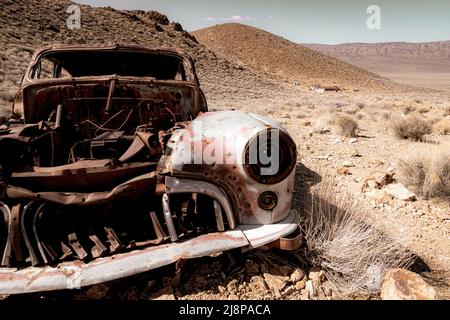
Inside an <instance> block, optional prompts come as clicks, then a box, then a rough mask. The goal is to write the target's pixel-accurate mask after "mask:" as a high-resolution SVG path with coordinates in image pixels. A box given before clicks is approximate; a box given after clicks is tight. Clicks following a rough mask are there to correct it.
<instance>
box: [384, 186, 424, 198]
mask: <svg viewBox="0 0 450 320" xmlns="http://www.w3.org/2000/svg"><path fill="white" fill-rule="evenodd" d="M384 191H386V192H387V193H388V194H389V195H391V196H393V197H394V198H398V199H400V200H403V201H414V200H416V199H417V197H416V195H415V194H414V193H412V192H411V191H409V190H408V189H406V188H405V186H404V185H403V184H401V183H394V184H390V185H387V186H386V187H385V188H384Z"/></svg>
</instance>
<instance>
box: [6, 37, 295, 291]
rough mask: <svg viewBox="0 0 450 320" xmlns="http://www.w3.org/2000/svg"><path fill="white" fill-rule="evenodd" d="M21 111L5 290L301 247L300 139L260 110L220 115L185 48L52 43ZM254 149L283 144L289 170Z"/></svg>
mask: <svg viewBox="0 0 450 320" xmlns="http://www.w3.org/2000/svg"><path fill="white" fill-rule="evenodd" d="M13 116H14V117H15V118H16V121H15V122H16V123H15V124H11V125H10V126H9V128H8V129H7V130H3V131H1V133H0V165H1V179H0V259H1V261H0V263H1V267H0V293H2V294H15V293H28V292H38V291H48V290H60V289H74V288H80V287H83V286H88V285H93V284H97V283H101V282H106V281H110V280H115V279H118V278H122V277H126V276H130V275H134V274H137V273H141V272H145V271H148V270H151V269H154V268H158V267H161V266H164V265H167V264H170V263H173V262H176V261H178V260H182V259H189V258H194V257H201V256H206V255H212V254H217V253H220V252H223V251H226V250H230V249H236V248H240V249H241V250H249V249H251V248H255V247H260V246H264V245H267V246H273V247H278V248H282V249H288V250H289V249H295V248H297V247H298V246H299V242H300V237H299V233H298V214H297V212H296V211H295V210H291V209H290V207H291V199H292V194H293V190H294V175H295V165H296V147H295V144H294V142H293V140H292V139H291V137H290V136H289V134H288V133H287V132H286V130H285V129H284V128H283V127H282V126H281V125H280V124H279V123H277V122H275V121H272V120H270V119H267V118H265V117H262V116H259V115H256V114H252V113H246V112H241V111H231V110H230V111H221V112H208V108H207V103H206V99H205V96H204V94H203V92H202V90H201V89H200V85H199V81H198V79H197V76H196V73H195V68H194V64H193V61H192V60H191V58H189V57H188V56H186V55H184V54H182V53H181V52H179V51H177V50H169V49H149V48H144V47H133V46H119V45H111V46H106V45H104V46H53V47H46V48H43V49H40V50H38V51H37V52H36V54H35V55H34V56H33V58H32V61H31V63H30V66H29V68H28V71H27V73H26V74H25V76H24V78H23V80H22V84H21V88H20V90H19V91H18V93H17V96H16V99H15V102H14V107H13ZM11 122H13V121H11ZM261 136H265V137H266V138H267V137H271V138H272V137H274V136H276V137H277V140H268V139H267V141H269V142H267V143H265V144H264V143H262V144H261V141H263V140H260V139H259V138H260V137H261ZM271 141H274V142H271ZM253 147H255V148H258V150H259V149H261V148H262V149H263V150H264V152H265V153H266V155H267V154H268V153H270V154H272V153H273V154H274V153H275V152H276V153H277V154H278V155H279V158H278V159H279V166H278V168H277V169H276V170H275V171H274V172H271V173H270V174H268V173H263V171H264V170H263V169H264V168H266V167H267V163H262V162H261V161H259V160H257V161H256V162H251V161H250V158H251V156H252V155H251V154H250V153H251V152H252V148H253ZM205 155H207V156H205Z"/></svg>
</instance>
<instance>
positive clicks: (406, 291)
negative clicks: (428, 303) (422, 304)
mask: <svg viewBox="0 0 450 320" xmlns="http://www.w3.org/2000/svg"><path fill="white" fill-rule="evenodd" d="M380 296H381V299H383V300H437V299H438V296H437V294H436V290H434V288H433V287H432V286H430V285H429V284H428V283H426V282H425V281H424V280H423V279H422V278H421V277H420V276H419V275H418V274H415V273H413V272H411V271H408V270H404V269H391V270H388V271H387V272H386V274H385V276H384V279H383V283H382V285H381V295H380Z"/></svg>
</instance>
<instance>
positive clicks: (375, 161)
mask: <svg viewBox="0 0 450 320" xmlns="http://www.w3.org/2000/svg"><path fill="white" fill-rule="evenodd" d="M369 163H370V164H372V165H374V166H377V167H381V166H382V165H384V162H383V161H382V160H378V159H376V160H373V161H369Z"/></svg>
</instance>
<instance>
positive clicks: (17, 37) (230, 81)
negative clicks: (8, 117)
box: [0, 0, 279, 105]
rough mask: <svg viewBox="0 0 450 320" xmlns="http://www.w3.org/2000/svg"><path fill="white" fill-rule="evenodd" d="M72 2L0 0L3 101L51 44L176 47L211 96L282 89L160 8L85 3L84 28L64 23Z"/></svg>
mask: <svg viewBox="0 0 450 320" xmlns="http://www.w3.org/2000/svg"><path fill="white" fill-rule="evenodd" d="M71 4H73V3H72V2H70V1H68V0H21V1H13V0H0V5H1V7H2V10H1V11H0V102H1V104H3V105H5V104H9V102H10V101H12V99H13V97H14V93H15V91H16V85H15V83H16V82H17V81H18V80H20V79H21V77H22V75H23V72H24V71H25V69H26V67H27V64H28V62H29V59H30V56H31V54H32V53H33V52H34V50H35V49H36V48H37V47H40V46H42V45H45V44H51V43H80V44H86V43H121V44H143V45H147V46H162V47H177V48H181V49H182V50H184V51H185V52H187V53H188V54H190V55H191V56H192V57H193V58H194V59H195V60H196V64H197V69H198V73H199V76H200V81H201V82H202V85H203V89H204V90H205V92H206V94H207V96H208V94H210V93H214V94H220V92H226V93H228V92H230V91H232V90H234V91H236V94H242V95H249V96H250V97H251V96H252V95H255V96H264V95H272V94H273V93H274V92H279V86H278V85H277V84H276V83H275V81H272V80H271V79H268V78H267V77H265V76H262V75H258V74H257V73H255V72H253V71H250V70H248V69H245V68H242V66H238V65H236V64H233V63H230V62H228V61H227V60H225V59H223V58H219V57H217V56H216V54H215V53H214V52H212V51H211V50H209V49H207V48H206V47H204V46H203V45H200V44H198V42H197V41H196V39H195V38H194V37H193V36H191V35H190V34H189V33H187V32H186V31H184V30H183V28H182V26H181V25H180V24H178V23H173V22H170V21H169V20H168V19H167V17H166V16H164V15H162V14H160V13H158V12H154V11H151V12H143V11H118V10H114V9H112V8H93V7H89V6H81V29H79V30H70V29H69V28H68V27H67V26H66V21H67V19H68V17H69V14H68V13H67V12H66V11H67V8H68V7H69V6H70V5H71ZM256 84H257V85H256ZM230 88H232V90H230ZM249 91H250V94H249Z"/></svg>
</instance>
